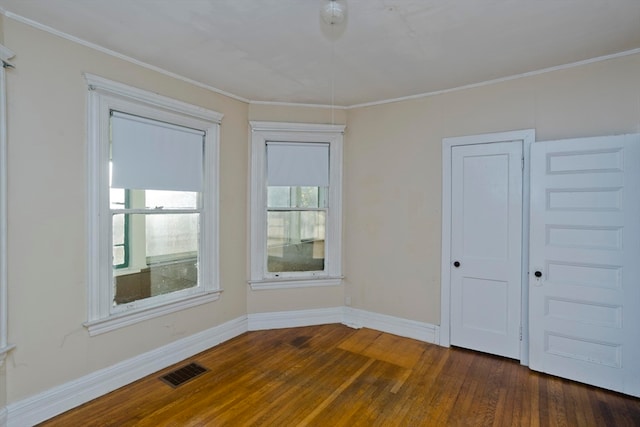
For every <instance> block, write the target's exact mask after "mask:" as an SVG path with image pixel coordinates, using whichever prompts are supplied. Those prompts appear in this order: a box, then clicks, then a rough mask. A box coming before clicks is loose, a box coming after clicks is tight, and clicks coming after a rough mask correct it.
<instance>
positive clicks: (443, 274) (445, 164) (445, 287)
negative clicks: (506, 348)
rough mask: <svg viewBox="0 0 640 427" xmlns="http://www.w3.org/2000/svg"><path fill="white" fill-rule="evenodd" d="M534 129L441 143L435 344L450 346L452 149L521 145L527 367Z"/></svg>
mask: <svg viewBox="0 0 640 427" xmlns="http://www.w3.org/2000/svg"><path fill="white" fill-rule="evenodd" d="M535 137H536V132H535V129H523V130H514V131H508V132H497V133H486V134H480V135H468V136H458V137H449V138H443V139H442V236H441V241H442V249H441V264H440V330H439V342H438V344H439V345H441V346H443V347H449V346H450V345H451V339H450V338H451V329H450V328H451V172H452V167H451V166H452V165H451V149H452V148H453V147H455V146H460V145H476V144H490V143H494V142H509V141H522V156H523V168H522V277H521V279H520V281H521V282H520V283H521V290H522V292H521V295H522V297H521V298H522V299H521V302H520V305H521V307H520V316H521V319H520V326H521V332H520V333H521V339H520V363H521V364H522V365H528V364H529V283H528V282H529V281H528V274H529V272H528V270H529V268H528V267H529V170H530V169H529V156H530V152H531V144H532V143H533V142H534V141H535Z"/></svg>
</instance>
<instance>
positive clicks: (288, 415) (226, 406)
mask: <svg viewBox="0 0 640 427" xmlns="http://www.w3.org/2000/svg"><path fill="white" fill-rule="evenodd" d="M192 361H194V362H197V363H198V364H200V365H202V366H204V367H206V368H208V369H209V371H207V372H205V373H204V374H201V375H200V376H198V377H197V378H195V379H193V380H191V381H189V382H187V383H185V384H183V385H181V386H178V387H177V388H175V389H174V388H172V387H170V386H169V385H167V384H165V383H164V382H162V381H160V380H159V377H160V376H162V375H164V374H166V373H168V372H170V371H172V370H175V369H176V368H178V367H181V366H183V365H186V364H188V363H189V362H192ZM42 425H43V426H154V427H155V426H307V425H308V426H449V425H450V426H640V399H636V398H633V397H629V396H625V395H622V394H617V393H613V392H608V391H606V390H601V389H598V388H594V387H590V386H586V385H583V384H579V383H574V382H571V381H568V380H563V379H560V378H556V377H551V376H547V375H543V374H538V373H535V372H533V371H530V370H529V369H527V368H526V367H523V366H520V365H519V363H518V362H516V361H512V360H509V359H503V358H500V357H495V356H490V355H486V354H482V353H477V352H472V351H468V350H462V349H456V348H452V349H446V348H442V347H438V346H436V345H432V344H426V343H422V342H419V341H415V340H411V339H408V338H401V337H397V336H394V335H390V334H385V333H382V332H378V331H374V330H370V329H359V330H354V329H350V328H348V327H346V326H343V325H323V326H312V327H304V328H292V329H283V330H273V331H259V332H249V333H246V334H244V335H242V336H240V337H237V338H235V339H233V340H230V341H227V342H226V343H223V344H221V345H219V346H218V347H215V348H213V349H210V350H208V351H205V352H203V353H200V354H198V355H196V356H194V357H192V358H190V359H188V360H186V361H184V362H182V363H180V364H178V365H175V366H174V367H171V368H167V369H166V370H164V371H161V372H158V373H157V374H155V375H151V376H149V377H146V378H144V379H141V380H140V381H137V382H135V383H133V384H131V385H129V386H126V387H124V388H122V389H119V390H116V391H114V392H113V393H110V394H108V395H106V396H103V397H101V398H98V399H96V400H94V401H91V402H89V403H87V404H85V405H83V406H81V407H78V408H76V409H73V410H71V411H69V412H67V413H64V414H62V415H60V416H58V417H56V418H53V419H51V420H49V421H47V422H45V423H43V424H42Z"/></svg>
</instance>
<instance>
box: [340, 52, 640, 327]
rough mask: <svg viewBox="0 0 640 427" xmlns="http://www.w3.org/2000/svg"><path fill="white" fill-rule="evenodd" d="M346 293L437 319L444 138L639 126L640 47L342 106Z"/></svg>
mask: <svg viewBox="0 0 640 427" xmlns="http://www.w3.org/2000/svg"><path fill="white" fill-rule="evenodd" d="M347 123H348V126H347V129H348V130H347V141H348V143H347V144H345V165H346V166H345V224H346V227H345V238H344V239H345V248H344V249H345V250H344V252H345V261H346V262H345V272H344V273H345V276H346V281H345V282H346V284H345V291H346V294H347V295H350V296H351V298H352V305H353V306H354V307H356V308H361V309H364V310H369V311H373V312H376V313H383V314H388V315H393V316H398V317H402V318H408V319H412V320H417V321H423V322H429V323H433V324H439V323H440V245H441V240H440V238H441V232H440V229H441V186H442V179H441V174H442V167H441V162H442V161H441V158H442V157H441V156H442V150H441V145H442V138H443V137H450V136H462V135H473V134H480V133H488V132H499V131H507V130H516V129H527V128H535V130H536V139H537V140H552V139H560V138H569V137H582V136H596V135H607V134H620V133H632V132H640V55H633V56H626V57H622V58H618V59H613V60H608V61H603V62H597V63H593V64H590V65H584V66H581V67H576V68H571V69H566V70H563V71H555V72H549V73H545V74H541V75H538V76H534V77H529V78H521V79H516V80H511V81H507V82H503V83H499V84H492V85H487V86H483V87H478V88H475V89H467V90H460V91H456V92H450V93H448V94H443V95H439V96H432V97H427V98H422V99H417V100H412V101H405V102H397V103H391V104H386V105H380V106H375V107H369V108H358V109H353V110H349V111H348V115H347Z"/></svg>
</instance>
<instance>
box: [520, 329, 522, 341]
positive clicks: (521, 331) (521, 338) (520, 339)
mask: <svg viewBox="0 0 640 427" xmlns="http://www.w3.org/2000/svg"><path fill="white" fill-rule="evenodd" d="M520 341H522V326H520Z"/></svg>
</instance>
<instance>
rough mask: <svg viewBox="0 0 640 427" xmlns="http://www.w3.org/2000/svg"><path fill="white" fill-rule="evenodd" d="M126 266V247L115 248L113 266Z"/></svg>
mask: <svg viewBox="0 0 640 427" xmlns="http://www.w3.org/2000/svg"><path fill="white" fill-rule="evenodd" d="M122 264H124V246H114V247H113V265H114V266H115V265H122Z"/></svg>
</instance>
